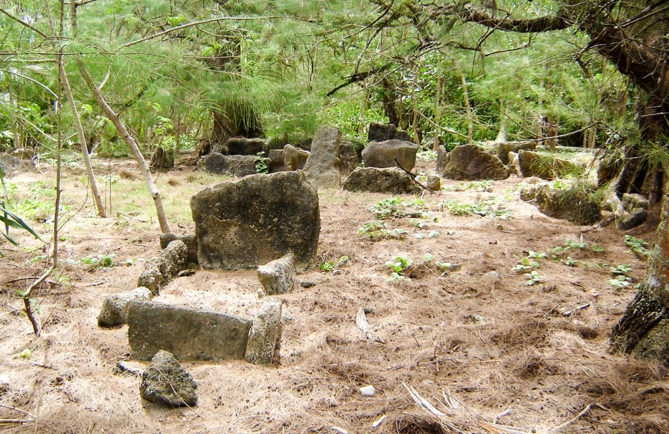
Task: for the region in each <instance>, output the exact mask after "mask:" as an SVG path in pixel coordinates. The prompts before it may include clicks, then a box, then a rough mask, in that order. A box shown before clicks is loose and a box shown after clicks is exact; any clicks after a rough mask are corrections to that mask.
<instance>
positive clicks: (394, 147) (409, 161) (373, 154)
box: [362, 139, 418, 170]
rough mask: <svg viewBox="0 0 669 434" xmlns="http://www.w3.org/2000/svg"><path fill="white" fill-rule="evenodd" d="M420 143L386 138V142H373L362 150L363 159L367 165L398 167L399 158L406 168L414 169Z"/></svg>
mask: <svg viewBox="0 0 669 434" xmlns="http://www.w3.org/2000/svg"><path fill="white" fill-rule="evenodd" d="M416 152H418V145H416V144H414V143H411V142H406V141H402V140H396V139H393V140H386V141H385V142H371V143H370V144H368V145H367V146H366V147H365V149H363V151H362V161H363V163H364V164H365V167H382V168H383V167H397V163H395V160H397V161H398V162H399V163H400V164H401V165H402V167H403V168H405V169H406V170H412V169H413V168H414V166H415V165H416Z"/></svg>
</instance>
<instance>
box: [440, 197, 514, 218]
mask: <svg viewBox="0 0 669 434" xmlns="http://www.w3.org/2000/svg"><path fill="white" fill-rule="evenodd" d="M439 207H440V208H441V209H446V210H448V212H449V213H451V214H453V215H456V216H470V215H478V216H481V217H486V216H490V217H497V218H500V219H502V220H508V219H510V218H511V211H510V210H508V209H506V208H502V207H501V206H500V205H499V204H498V203H497V200H495V198H492V199H489V200H486V201H484V202H479V203H477V204H476V205H470V204H465V203H460V202H458V201H457V200H445V201H443V202H441V203H440V204H439Z"/></svg>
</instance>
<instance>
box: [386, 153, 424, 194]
mask: <svg viewBox="0 0 669 434" xmlns="http://www.w3.org/2000/svg"><path fill="white" fill-rule="evenodd" d="M393 160H395V164H397V167H399V168H400V169H402V170H403V171H404V172H406V173H407V174H408V175H409V176H410V177H411V180H412V181H413V182H414V183H415V184H416V185H418V186H419V187H420V188H422V189H423V190H424V191H427V192H428V193H430V194H432V192H431V191H430V189H428V188H427V187H426V186H424V185H423V184H421V183H420V182H418V181H416V175H415V174H413V173H411V172H410V171H408V170H406V169H405V168H404V167H402V165H401V164H400V162H399V161H397V158H393Z"/></svg>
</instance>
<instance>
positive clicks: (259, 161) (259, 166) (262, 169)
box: [256, 152, 269, 173]
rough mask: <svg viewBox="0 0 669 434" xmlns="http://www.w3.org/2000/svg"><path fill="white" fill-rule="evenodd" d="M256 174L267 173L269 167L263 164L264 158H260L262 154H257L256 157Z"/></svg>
mask: <svg viewBox="0 0 669 434" xmlns="http://www.w3.org/2000/svg"><path fill="white" fill-rule="evenodd" d="M256 173H269V167H268V166H267V163H265V158H264V157H263V156H262V152H258V154H257V156H256Z"/></svg>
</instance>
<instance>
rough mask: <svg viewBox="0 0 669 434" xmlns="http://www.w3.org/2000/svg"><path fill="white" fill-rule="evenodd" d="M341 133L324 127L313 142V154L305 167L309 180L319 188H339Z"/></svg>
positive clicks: (317, 132)
mask: <svg viewBox="0 0 669 434" xmlns="http://www.w3.org/2000/svg"><path fill="white" fill-rule="evenodd" d="M340 143H341V131H339V130H338V129H336V128H332V127H327V126H322V127H319V128H318V131H316V135H315V136H314V139H313V141H312V142H311V154H309V158H308V159H307V162H306V164H305V165H304V173H305V174H306V175H307V179H308V180H309V182H311V183H312V184H313V185H315V186H316V187H317V188H339V184H340V181H341V175H340V173H339V144H340Z"/></svg>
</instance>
